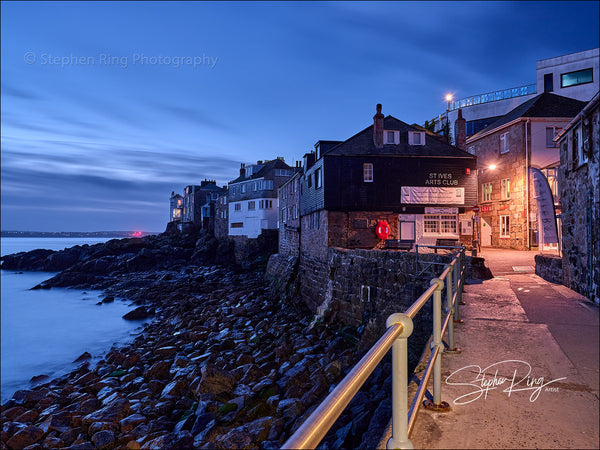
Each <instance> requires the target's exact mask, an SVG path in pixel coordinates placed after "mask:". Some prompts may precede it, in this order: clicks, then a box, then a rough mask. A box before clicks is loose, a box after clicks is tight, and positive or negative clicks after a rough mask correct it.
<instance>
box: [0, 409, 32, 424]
mask: <svg viewBox="0 0 600 450" xmlns="http://www.w3.org/2000/svg"><path fill="white" fill-rule="evenodd" d="M25 411H27V410H26V409H25V408H23V407H22V406H13V407H12V408H9V409H7V410H6V411H4V412H3V413H2V419H3V420H2V422H5V421H9V422H12V421H14V420H15V419H16V418H17V417H19V416H20V415H21V414H23V413H24V412H25Z"/></svg>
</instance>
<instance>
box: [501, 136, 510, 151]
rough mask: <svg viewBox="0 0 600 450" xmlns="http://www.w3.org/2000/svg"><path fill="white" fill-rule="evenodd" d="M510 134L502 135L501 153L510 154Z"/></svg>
mask: <svg viewBox="0 0 600 450" xmlns="http://www.w3.org/2000/svg"><path fill="white" fill-rule="evenodd" d="M508 150H509V147H508V133H504V134H501V135H500V153H508Z"/></svg>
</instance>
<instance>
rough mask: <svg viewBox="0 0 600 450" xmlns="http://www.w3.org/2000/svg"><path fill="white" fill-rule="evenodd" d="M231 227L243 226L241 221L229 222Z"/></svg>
mask: <svg viewBox="0 0 600 450" xmlns="http://www.w3.org/2000/svg"><path fill="white" fill-rule="evenodd" d="M231 228H244V223H243V222H231Z"/></svg>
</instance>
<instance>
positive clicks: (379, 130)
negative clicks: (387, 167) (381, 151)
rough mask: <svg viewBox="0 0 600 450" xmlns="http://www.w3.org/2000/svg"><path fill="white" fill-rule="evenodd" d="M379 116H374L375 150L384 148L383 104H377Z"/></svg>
mask: <svg viewBox="0 0 600 450" xmlns="http://www.w3.org/2000/svg"><path fill="white" fill-rule="evenodd" d="M376 109H377V114H375V115H374V116H373V143H374V144H375V148H383V118H384V116H383V114H382V113H381V103H377V107H376Z"/></svg>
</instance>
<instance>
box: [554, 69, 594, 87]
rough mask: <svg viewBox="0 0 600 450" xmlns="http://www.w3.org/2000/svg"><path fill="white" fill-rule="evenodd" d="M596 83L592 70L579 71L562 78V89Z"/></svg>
mask: <svg viewBox="0 0 600 450" xmlns="http://www.w3.org/2000/svg"><path fill="white" fill-rule="evenodd" d="M592 81H594V73H593V71H592V69H591V68H589V69H583V70H578V71H576V72H569V73H563V74H561V76H560V87H561V88H565V87H569V86H577V85H578V84H586V83H591V82H592Z"/></svg>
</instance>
